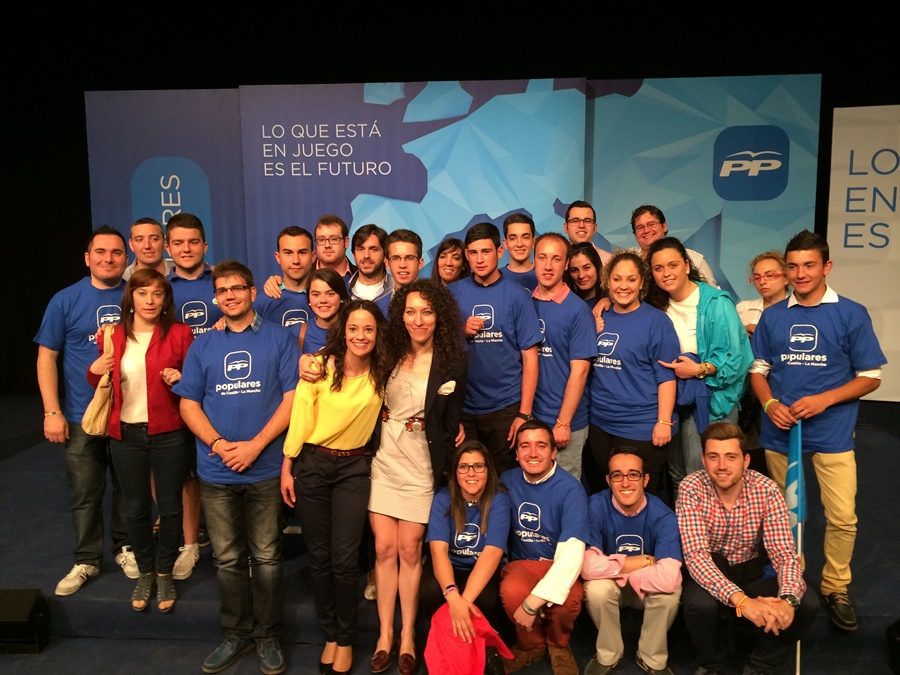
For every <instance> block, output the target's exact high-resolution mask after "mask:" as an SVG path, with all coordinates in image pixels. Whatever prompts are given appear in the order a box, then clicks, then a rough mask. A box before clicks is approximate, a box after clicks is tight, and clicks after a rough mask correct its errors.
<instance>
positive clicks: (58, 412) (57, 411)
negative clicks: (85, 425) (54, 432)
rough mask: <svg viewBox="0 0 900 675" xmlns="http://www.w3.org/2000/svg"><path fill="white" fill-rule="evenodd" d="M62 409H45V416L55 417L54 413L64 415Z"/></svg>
mask: <svg viewBox="0 0 900 675" xmlns="http://www.w3.org/2000/svg"><path fill="white" fill-rule="evenodd" d="M62 414H63V411H62V410H45V411H44V417H53V416H54V415H62Z"/></svg>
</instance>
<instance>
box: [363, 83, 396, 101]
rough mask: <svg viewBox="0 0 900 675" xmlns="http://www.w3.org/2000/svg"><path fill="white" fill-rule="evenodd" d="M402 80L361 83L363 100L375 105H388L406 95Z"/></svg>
mask: <svg viewBox="0 0 900 675" xmlns="http://www.w3.org/2000/svg"><path fill="white" fill-rule="evenodd" d="M405 89H406V87H405V85H404V83H403V82H372V83H369V84H365V85H363V101H364V102H365V103H374V104H377V105H390V104H391V103H393V102H394V101H399V100H400V99H401V98H403V97H404V96H406V91H405Z"/></svg>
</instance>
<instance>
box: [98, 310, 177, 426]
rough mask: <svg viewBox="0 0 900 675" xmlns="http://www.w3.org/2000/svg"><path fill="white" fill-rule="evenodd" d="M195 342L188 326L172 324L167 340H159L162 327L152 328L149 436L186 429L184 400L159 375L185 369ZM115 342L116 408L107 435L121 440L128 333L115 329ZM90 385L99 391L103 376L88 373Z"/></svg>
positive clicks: (119, 327)
mask: <svg viewBox="0 0 900 675" xmlns="http://www.w3.org/2000/svg"><path fill="white" fill-rule="evenodd" d="M193 339H194V335H193V333H191V329H190V327H189V326H187V325H185V324H183V323H173V324H172V326H171V328H169V332H168V333H166V337H165V339H162V338H161V337H160V328H159V325H157V326H155V327H154V328H153V336H152V337H151V338H150V344H149V345H147V356H146V364H147V418H148V419H147V431H148V433H150V434H161V433H164V432H166V431H176V430H177V429H183V428H184V427H185V424H184V421H183V420H182V419H181V414H180V413H179V412H178V403H179V401H180V400H181V399H180V398H179V397H178V396H176V395H175V394H173V393H172V390H171V389H170V388H169V386H168V385H167V384H166V383H165V382H164V381H163V379H162V376H161V375H160V371H162V370H163V368H177V369H178V370H181V369H182V368H184V359H185V357H186V356H187V351H188V347H190V346H191V342H192V341H193ZM112 341H113V356H114V361H115V363H114V365H113V374H112V375H113V377H112V381H113V405H112V411H111V412H110V414H109V427H108V429H107V434H108V435H109V437H110V438H115V439H117V440H121V438H122V433H121V429H120V426H119V414H120V413H121V411H122V371H121V363H122V355H123V354H124V353H125V330H124V329H123V328H122V327H121V326H116V330H115V332H114V333H113V336H112ZM97 343H98V344H99V345H100V353H101V354H102V353H103V340H98V341H97ZM87 379H88V382H90V383H91V386H92V387H96V386H97V384H98V383H99V382H100V375H95V374H94V373H92V372H91V371H90V370H88V372H87Z"/></svg>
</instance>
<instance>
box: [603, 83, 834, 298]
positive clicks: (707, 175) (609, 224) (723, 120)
mask: <svg viewBox="0 0 900 675" xmlns="http://www.w3.org/2000/svg"><path fill="white" fill-rule="evenodd" d="M820 82H821V77H820V76H819V75H777V76H776V75H773V76H758V77H757V76H752V77H704V78H674V79H650V80H644V82H643V84H642V86H640V88H638V89H637V91H634V92H633V93H631V92H629V93H630V94H631V95H621V94H617V93H605V94H604V95H600V96H599V97H597V98H593V99H591V100H590V101H589V102H588V132H587V137H588V139H593V143H592V147H591V152H592V155H593V167H592V174H593V179H592V181H591V182H590V184H589V185H587V186H586V192H587V194H588V195H589V196H588V197H587V199H588V200H589V201H591V203H592V204H593V205H594V206H595V208H596V209H597V219H598V232H599V233H600V234H602V235H603V236H604V237H606V239H607V240H609V241H610V242H611V243H612V244H613V245H615V246H634V236H633V234H632V232H631V225H630V217H631V212H632V210H633V209H634V208H635V207H636V206H638V205H640V204H655V205H656V206H658V207H659V208H661V209H662V210H663V212H664V213H665V214H666V220H667V221H668V225H669V232H670V233H671V234H672V235H673V236H676V237H679V238H681V239H682V240H685V241H689V242H690V244H691V248H695V249H697V250H699V251H700V252H701V253H703V254H704V255H705V256H706V258H707V260H708V261H709V262H710V264H711V265H712V266H713V270H714V272H715V273H716V279H717V280H718V281H720V283H722V285H723V287H730V289H729V290H733V291H734V292H735V295H736V296H738V297H739V298H752V297H756V292H755V291H754V289H753V287H752V286H751V285H750V284H749V282H748V281H747V265H748V263H749V261H750V260H751V259H752V258H753V257H754V256H755V255H756V254H757V253H760V252H761V251H764V250H767V249H772V248H774V249H781V250H783V249H784V245H785V243H786V241H787V240H788V239H789V238H790V236H791V235H793V234H795V233H796V232H798V231H800V230H802V229H804V228H809V229H813V227H814V223H813V216H814V212H815V198H816V171H817V159H818V138H819V102H820V96H821V89H820ZM596 84H602V81H600V82H598V83H596ZM588 85H589V86H588V90H589V91H591V90H592V86H591V85H594V83H591V82H589V83H588ZM598 88H599V87H598V86H596V85H595V86H593V89H595V90H596V89H598ZM602 89H603V91H605V92H608V91H609V88H608V87H604V88H602ZM762 125H771V126H774V127H778V128H779V129H780V130H782V131H783V132H784V133H785V134H786V135H787V138H788V139H789V141H790V167H789V176H788V180H787V185H786V187H785V189H784V191H783V192H782V193H781V194H779V195H778V196H777V197H775V198H774V199H769V200H768V201H758V200H757V201H726V200H725V199H723V198H722V197H721V196H720V195H719V194H717V193H716V191H715V189H714V187H713V181H712V176H713V172H714V168H715V167H714V163H713V150H714V144H715V141H716V138H717V137H718V136H719V135H720V134H721V133H722V132H723V131H724V130H726V129H728V128H730V127H741V126H746V127H753V126H762ZM714 220H718V221H719V223H718V226H717V227H716V228H714V229H716V233H717V236H715V237H711V236H709V235H710V234H711V231H709V230H707V227H706V226H707V224H708V223H709V224H711V223H712V222H713V221H714ZM701 228H703V229H704V231H705V233H704V234H703V235H702V236H699V237H696V238H695V237H694V236H693V235H695V234H697V233H698V231H699V230H701ZM720 271H721V276H720V274H719V272H720Z"/></svg>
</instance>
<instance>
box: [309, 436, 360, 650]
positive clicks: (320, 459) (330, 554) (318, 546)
mask: <svg viewBox="0 0 900 675" xmlns="http://www.w3.org/2000/svg"><path fill="white" fill-rule="evenodd" d="M370 461H371V458H369V457H364V456H356V457H333V456H331V455H328V454H326V453H323V452H319V451H317V450H314V449H312V448H311V447H310V446H308V445H304V446H303V451H302V452H301V453H300V456H299V457H298V458H297V459H296V460H294V466H293V475H294V478H295V483H294V485H295V489H296V492H297V505H296V510H297V516H298V517H299V518H300V525H301V527H303V539H304V541H305V542H306V548H307V550H308V551H309V557H310V566H309V567H310V571H309V576H310V579H311V581H312V585H313V595H314V597H315V601H316V614H317V615H318V617H319V626H320V627H321V628H322V632H323V633H325V639H326V640H327V641H329V642H337V643H338V644H339V645H341V646H348V645H352V644H353V643H354V642H355V641H356V632H357V614H358V611H359V567H358V564H359V545H360V540H361V539H362V533H363V526H364V524H365V522H366V513H367V509H368V505H369V491H370V489H371V481H370V478H369V476H370V471H369V462H370Z"/></svg>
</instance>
